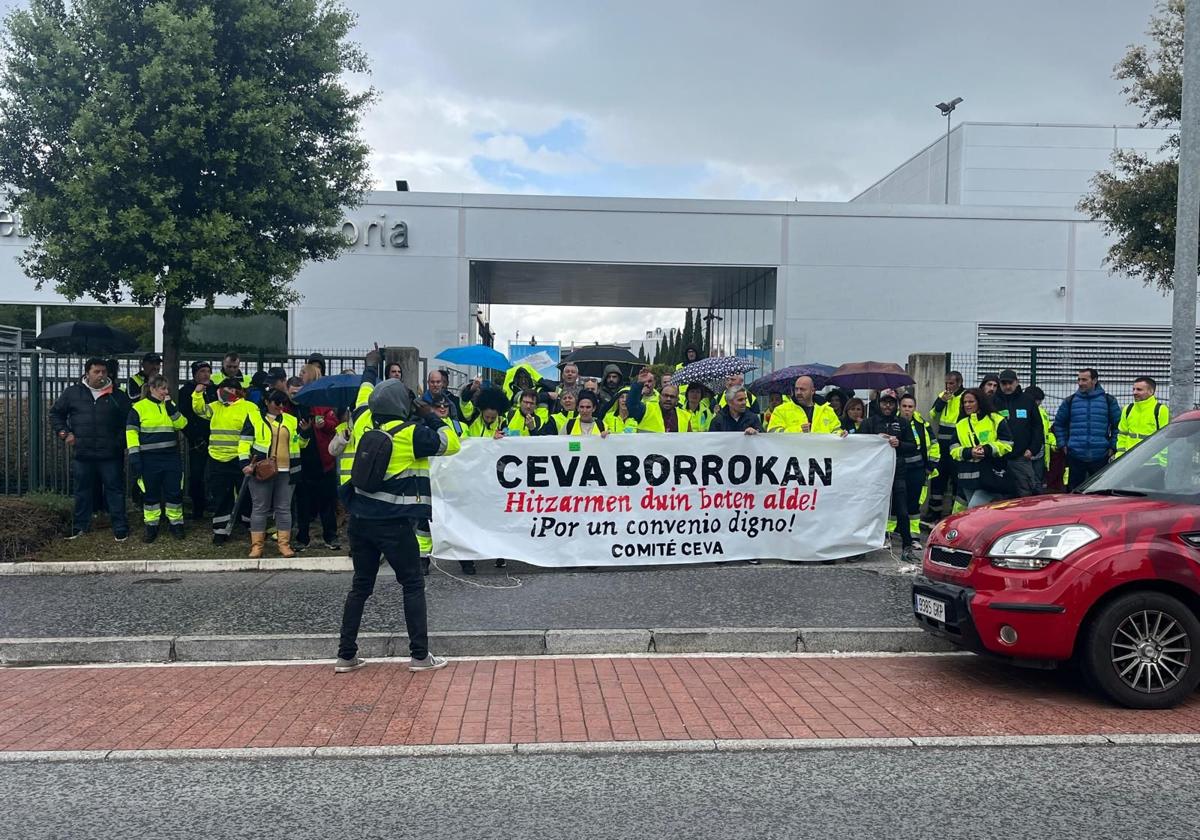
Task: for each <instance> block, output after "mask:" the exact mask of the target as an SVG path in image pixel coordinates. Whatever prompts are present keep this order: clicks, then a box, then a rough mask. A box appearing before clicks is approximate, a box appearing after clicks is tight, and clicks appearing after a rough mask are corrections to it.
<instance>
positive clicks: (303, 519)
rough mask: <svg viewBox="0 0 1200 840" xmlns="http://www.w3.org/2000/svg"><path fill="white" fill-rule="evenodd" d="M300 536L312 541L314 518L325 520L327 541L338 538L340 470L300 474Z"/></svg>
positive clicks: (298, 526) (297, 530) (334, 540)
mask: <svg viewBox="0 0 1200 840" xmlns="http://www.w3.org/2000/svg"><path fill="white" fill-rule="evenodd" d="M296 496H297V499H296V539H297V540H299V541H300V542H302V543H307V542H308V541H309V525H310V524H311V523H312V521H313V519H315V518H317V517H320V519H321V536H322V537H323V538H324V540H325V542H327V543H332V542H336V541H337V503H338V496H337V473H336V472H335V471H334V470H329V471H328V472H322V473H318V474H317V475H316V476H315V477H313V476H310V475H309V474H308V470H304V471H303V472H301V473H300V481H299V483H298V484H297V485H296Z"/></svg>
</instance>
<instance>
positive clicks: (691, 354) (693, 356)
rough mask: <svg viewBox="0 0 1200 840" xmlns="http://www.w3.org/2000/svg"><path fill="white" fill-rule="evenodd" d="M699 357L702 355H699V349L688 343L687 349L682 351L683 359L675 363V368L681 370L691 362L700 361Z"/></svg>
mask: <svg viewBox="0 0 1200 840" xmlns="http://www.w3.org/2000/svg"><path fill="white" fill-rule="evenodd" d="M701 358H703V357H702V356H701V355H700V351H699V350H697V349H696V345H694V344H689V345H688V346H687V349H686V350H684V351H683V361H682V362H680V363H679V364H677V365H675V370H683V369H684V368H685V367H687V366H688V365H690V364H691V363H692V362H698V361H700V359H701Z"/></svg>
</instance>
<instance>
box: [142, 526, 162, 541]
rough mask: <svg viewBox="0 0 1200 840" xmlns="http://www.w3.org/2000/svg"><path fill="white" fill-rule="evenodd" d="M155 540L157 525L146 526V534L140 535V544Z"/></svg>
mask: <svg viewBox="0 0 1200 840" xmlns="http://www.w3.org/2000/svg"><path fill="white" fill-rule="evenodd" d="M156 539H158V526H157V525H147V526H146V533H144V534H142V542H144V543H152V542H154V541H155V540H156Z"/></svg>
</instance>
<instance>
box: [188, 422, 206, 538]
mask: <svg viewBox="0 0 1200 840" xmlns="http://www.w3.org/2000/svg"><path fill="white" fill-rule="evenodd" d="M187 453H188V464H187V465H188V476H187V495H188V498H189V499H190V500H191V502H192V519H203V518H204V506H205V504H206V503H207V502H208V482H207V480H206V477H205V473H206V472H207V469H208V462H209V457H208V440H207V439H205V440H198V441H188V448H187Z"/></svg>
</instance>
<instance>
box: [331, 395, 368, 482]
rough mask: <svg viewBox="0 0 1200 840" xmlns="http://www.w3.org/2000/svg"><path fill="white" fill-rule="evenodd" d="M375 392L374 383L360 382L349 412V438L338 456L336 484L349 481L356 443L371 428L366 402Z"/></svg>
mask: <svg viewBox="0 0 1200 840" xmlns="http://www.w3.org/2000/svg"><path fill="white" fill-rule="evenodd" d="M374 390H375V385H374V383H371V382H362V383H360V384H359V386H358V394H357V395H356V396H355V399H354V410H353V411H351V412H350V422H349V424H348V425H349V427H350V438H349V440H348V441H347V442H346V448H345V449H343V450H342V454H341V455H339V456H338V484H345V483H346V482H347V481H349V480H350V471H351V470H352V469H353V468H354V451H355V450H356V449H357V448H358V441H359V440H361V439H362V436H363V435H364V434H365V433H366V431H367V429H369V428H371V409H369V408H367V401H368V400H370V399H371V393H372V392H373V391H374Z"/></svg>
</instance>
